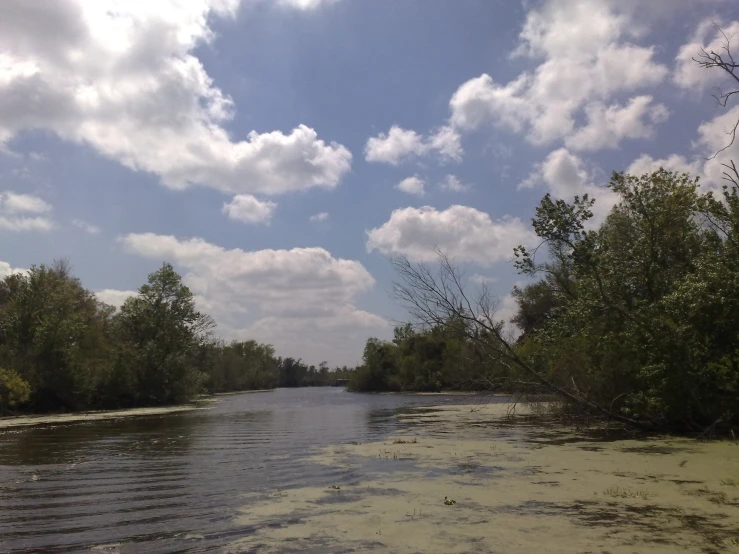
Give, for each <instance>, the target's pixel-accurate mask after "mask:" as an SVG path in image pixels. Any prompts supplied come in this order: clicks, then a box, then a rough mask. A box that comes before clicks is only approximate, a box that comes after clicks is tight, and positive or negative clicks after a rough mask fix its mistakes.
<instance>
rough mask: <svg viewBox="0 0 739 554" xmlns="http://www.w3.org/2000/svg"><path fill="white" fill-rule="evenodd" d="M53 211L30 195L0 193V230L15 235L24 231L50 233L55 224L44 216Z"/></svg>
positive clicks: (36, 197) (48, 205)
mask: <svg viewBox="0 0 739 554" xmlns="http://www.w3.org/2000/svg"><path fill="white" fill-rule="evenodd" d="M50 210H51V205H50V204H48V203H47V202H45V201H44V200H42V199H41V198H39V197H38V196H32V195H30V194H17V193H15V192H10V191H7V192H0V230H4V231H12V232H15V233H18V232H23V231H50V230H51V229H53V228H54V222H53V221H52V220H51V219H49V218H48V217H43V216H32V215H28V214H42V213H46V212H48V211H50Z"/></svg>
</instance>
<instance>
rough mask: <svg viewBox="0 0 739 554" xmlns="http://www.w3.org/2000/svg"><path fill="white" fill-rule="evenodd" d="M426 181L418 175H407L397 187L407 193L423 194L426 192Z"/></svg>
mask: <svg viewBox="0 0 739 554" xmlns="http://www.w3.org/2000/svg"><path fill="white" fill-rule="evenodd" d="M425 186H426V181H424V180H423V179H421V178H420V177H419V176H418V175H413V176H412V177H406V178H405V179H403V180H402V181H401V182H400V183H398V184H397V185H395V188H396V189H398V190H400V191H403V192H405V193H406V194H413V195H415V196H423V195H424V194H426V190H425V188H424V187H425Z"/></svg>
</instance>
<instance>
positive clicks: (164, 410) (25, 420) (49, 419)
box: [0, 399, 212, 429]
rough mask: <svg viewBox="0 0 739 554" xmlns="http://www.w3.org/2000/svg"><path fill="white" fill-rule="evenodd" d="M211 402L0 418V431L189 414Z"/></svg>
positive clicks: (202, 401) (200, 401) (203, 408)
mask: <svg viewBox="0 0 739 554" xmlns="http://www.w3.org/2000/svg"><path fill="white" fill-rule="evenodd" d="M209 402H212V400H208V399H204V400H199V401H198V403H197V404H187V405H179V406H160V407H150V408H128V409H126V410H99V411H92V412H73V413H68V414H42V415H22V416H10V417H3V418H0V429H12V428H14V427H28V426H32V425H65V424H68V423H79V422H85V421H104V420H106V419H119V418H123V417H143V416H158V415H166V414H174V413H178V412H189V411H192V410H205V409H207V408H208V406H203V404H207V403H209Z"/></svg>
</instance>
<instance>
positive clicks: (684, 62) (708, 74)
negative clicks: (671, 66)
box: [673, 19, 739, 89]
mask: <svg viewBox="0 0 739 554" xmlns="http://www.w3.org/2000/svg"><path fill="white" fill-rule="evenodd" d="M717 24H718V25H719V27H720V28H721V30H723V31H724V33H726V35H727V36H728V37H729V38H732V37H733V38H734V39H736V38H737V37H738V36H739V21H734V22H732V23H729V24H726V25H724V24H722V23H720V22H717ZM725 40H726V39H725V38H724V36H723V35H722V34H721V33H720V32H719V30H718V29H717V28H716V27H715V26H714V20H710V19H706V20H704V21H702V22H701V23H700V24H699V25H698V27H697V29H696V31H695V33H694V34H693V36H692V37H691V39H690V41H689V42H688V43H686V44H684V45H683V46H682V47H681V48H680V51H679V53H678V55H677V56H676V57H675V72H674V73H673V80H674V82H675V84H676V85H677V86H679V87H681V88H688V89H689V88H698V89H704V88H706V87H713V86H717V85H719V84H720V83H722V82H724V81H726V80H727V79H731V77H730V76H729V75H728V74H727V73H725V72H724V71H723V70H721V69H719V68H711V69H705V68H703V67H701V66H699V65H698V64H697V63H696V62H695V60H694V58H696V59H697V58H699V57H700V55H701V48H705V50H706V51H707V52H711V51H714V52H716V53H718V54H720V55H722V56H723V57H724V58H727V56H726V52H725V51H724V50H723V44H724V42H725ZM733 46H735V47H736V44H733Z"/></svg>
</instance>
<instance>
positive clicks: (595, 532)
mask: <svg viewBox="0 0 739 554" xmlns="http://www.w3.org/2000/svg"><path fill="white" fill-rule="evenodd" d="M508 412H509V407H508V406H506V405H500V404H497V405H496V404H490V405H487V406H484V407H470V406H469V405H467V406H444V407H438V406H437V407H435V408H429V409H427V410H423V409H414V410H409V411H408V413H403V414H401V415H399V416H398V417H399V418H402V419H403V420H404V422H405V423H407V424H408V426H409V427H410V429H412V430H413V431H412V432H411V433H407V432H405V433H403V434H402V435H396V436H392V437H390V438H388V439H387V440H385V441H383V442H371V443H367V444H345V445H339V446H334V447H329V448H325V449H322V450H321V451H320V452H318V453H317V454H316V455H315V456H314V457H313V461H314V462H317V463H318V464H321V465H322V466H326V467H332V468H336V470H337V473H339V470H342V472H341V474H343V475H362V476H363V477H362V478H359V479H356V480H351V479H348V480H345V481H336V482H330V483H329V482H327V483H325V486H322V487H306V488H297V489H289V490H273V491H270V492H269V493H266V494H264V493H262V494H259V495H248V497H246V498H245V499H244V500H245V502H244V505H245V506H248V508H246V507H245V509H244V510H243V513H242V515H241V516H240V517H239V519H238V524H239V525H242V526H248V527H250V528H253V529H254V530H255V532H254V533H253V534H251V535H250V536H248V537H246V538H243V539H241V540H239V541H237V542H235V543H234V544H233V545H232V546H231V547H229V548H227V549H226V550H225V551H226V552H242V551H252V550H253V551H258V552H264V553H268V552H300V551H315V552H318V551H320V552H326V553H331V552H345V551H348V550H352V551H355V552H397V553H408V554H410V553H415V552H428V553H439V554H454V553H459V554H462V553H468V552H480V553H483V552H484V553H488V552H505V553H522V554H523V553H528V552H535V551H542V552H555V553H565V552H568V553H569V552H599V553H605V552H609V553H611V554H619V553H624V554H626V553H630V554H631V553H634V552H639V553H664V554H667V553H673V552H705V553H719V552H721V553H727V552H739V444H736V443H734V442H698V441H695V440H691V439H684V438H671V437H659V438H649V439H635V438H626V439H625V438H623V437H619V436H618V435H615V434H614V433H602V432H601V433H594V432H593V431H590V432H575V431H572V430H570V429H566V428H564V427H561V426H558V425H554V424H551V423H547V422H546V420H545V419H542V418H539V417H536V416H535V415H534V414H532V413H530V412H528V411H527V409H526V408H525V407H521V406H519V407H518V408H517V410H516V415H515V416H512V417H509V413H508ZM345 470H349V471H345ZM445 499H446V501H445Z"/></svg>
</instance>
